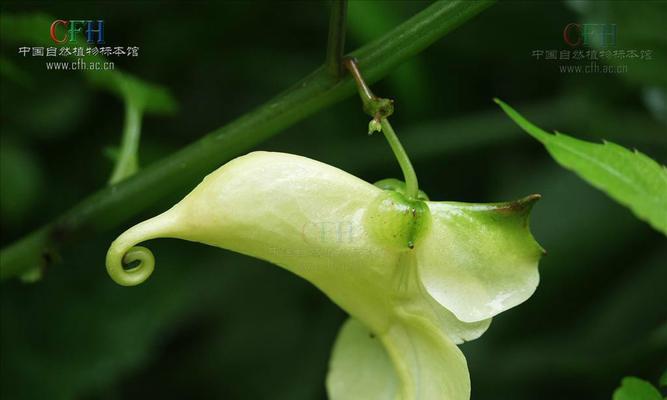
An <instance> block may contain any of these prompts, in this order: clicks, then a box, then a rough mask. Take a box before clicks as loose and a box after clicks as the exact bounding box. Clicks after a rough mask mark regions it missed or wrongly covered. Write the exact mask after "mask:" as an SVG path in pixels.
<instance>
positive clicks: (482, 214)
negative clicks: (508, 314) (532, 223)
mask: <svg viewBox="0 0 667 400" xmlns="http://www.w3.org/2000/svg"><path fill="white" fill-rule="evenodd" d="M537 199H539V196H538V195H533V196H528V197H526V198H523V199H521V200H517V201H514V202H509V203H496V204H466V203H450V202H428V206H429V209H430V211H431V215H432V218H433V224H432V226H431V231H430V232H429V233H428V234H427V235H425V237H424V238H423V240H422V242H421V244H420V248H419V249H418V253H417V260H418V261H417V262H418V265H419V274H420V277H421V280H422V283H423V285H424V287H425V288H426V290H427V291H428V293H429V294H430V295H431V296H432V297H433V298H434V299H436V300H437V301H438V302H439V303H440V304H442V305H443V306H444V307H445V308H447V309H448V310H450V311H451V312H452V313H454V315H455V316H456V317H457V318H458V319H460V320H461V321H464V322H476V321H482V320H484V319H488V318H491V317H493V316H494V315H496V314H498V313H500V312H502V311H504V310H506V309H508V308H511V307H514V306H516V305H518V304H520V303H522V302H523V301H525V300H526V299H527V298H528V297H530V296H531V295H532V294H533V292H534V291H535V289H536V287H537V284H538V281H539V275H538V270H537V263H538V260H539V258H540V256H541V255H542V253H543V250H542V248H541V247H540V246H539V245H538V244H537V242H536V241H535V239H534V238H533V236H532V235H531V233H530V231H529V228H528V216H529V213H530V209H531V207H532V205H533V203H534V202H535V201H536V200H537Z"/></svg>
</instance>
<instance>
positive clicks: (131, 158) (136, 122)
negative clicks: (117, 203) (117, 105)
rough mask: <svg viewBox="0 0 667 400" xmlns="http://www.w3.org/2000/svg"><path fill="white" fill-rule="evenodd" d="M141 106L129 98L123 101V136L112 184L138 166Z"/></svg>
mask: <svg viewBox="0 0 667 400" xmlns="http://www.w3.org/2000/svg"><path fill="white" fill-rule="evenodd" d="M141 116H142V110H141V107H139V106H137V104H135V102H133V101H132V100H131V99H128V100H126V101H125V125H124V126H123V138H122V141H121V145H120V152H119V153H118V160H117V161H116V166H115V167H114V170H113V173H112V174H111V178H110V179H109V183H110V184H112V185H114V184H116V183H118V182H120V181H122V180H124V179H125V178H129V177H130V176H132V175H134V174H135V173H136V172H137V170H138V168H139V160H138V153H139V138H140V137H141Z"/></svg>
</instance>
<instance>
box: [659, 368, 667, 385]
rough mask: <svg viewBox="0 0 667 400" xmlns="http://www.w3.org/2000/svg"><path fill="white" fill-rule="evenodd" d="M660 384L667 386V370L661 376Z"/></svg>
mask: <svg viewBox="0 0 667 400" xmlns="http://www.w3.org/2000/svg"><path fill="white" fill-rule="evenodd" d="M660 386H667V371H665V372H663V373H662V376H661V377H660Z"/></svg>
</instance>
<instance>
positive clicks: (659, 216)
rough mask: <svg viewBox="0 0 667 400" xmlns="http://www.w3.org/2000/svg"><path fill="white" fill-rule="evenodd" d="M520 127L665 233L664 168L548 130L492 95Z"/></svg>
mask: <svg viewBox="0 0 667 400" xmlns="http://www.w3.org/2000/svg"><path fill="white" fill-rule="evenodd" d="M495 102H496V103H498V104H499V105H500V106H501V107H502V109H503V110H504V111H505V113H507V115H508V116H509V117H510V118H511V119H513V120H514V122H516V123H517V124H518V125H519V126H520V127H521V128H522V129H523V130H524V131H526V132H527V133H528V134H530V135H531V136H533V137H534V138H535V139H537V140H539V141H540V142H542V144H543V145H544V146H545V147H546V148H547V151H548V152H549V153H550V154H551V156H552V157H553V158H554V159H555V160H556V161H557V162H558V163H559V164H560V165H562V166H563V167H565V168H567V169H569V170H572V171H574V172H575V173H576V174H577V175H579V176H580V177H581V178H582V179H584V180H585V181H587V182H588V183H590V184H591V185H593V186H595V187H596V188H598V189H600V190H602V191H604V192H605V193H607V194H608V195H609V196H610V197H611V198H613V199H614V200H616V201H618V202H619V203H621V204H623V205H624V206H626V207H628V208H630V209H631V210H632V211H633V212H634V213H635V215H636V216H637V217H638V218H640V219H642V220H644V221H646V222H648V223H649V224H650V225H651V226H652V227H654V228H655V229H657V230H659V231H661V232H663V233H665V234H667V168H665V166H664V165H660V164H658V163H657V162H656V161H654V160H653V159H651V158H650V157H648V156H646V155H645V154H642V153H640V152H639V151H637V150H635V151H634V152H633V151H630V150H628V149H626V148H624V147H622V146H619V145H617V144H614V143H611V142H606V141H605V142H603V143H591V142H586V141H583V140H579V139H575V138H573V137H570V136H567V135H564V134H562V133H559V132H556V133H555V135H552V134H549V133H547V132H545V131H543V130H542V129H540V128H538V127H537V126H535V125H533V124H532V123H530V122H529V121H527V120H526V119H525V118H523V117H522V116H521V115H520V114H519V113H518V112H516V111H515V110H514V109H513V108H512V107H510V106H508V105H507V104H505V103H503V102H502V101H500V100H498V99H495Z"/></svg>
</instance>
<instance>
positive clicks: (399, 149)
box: [345, 58, 419, 199]
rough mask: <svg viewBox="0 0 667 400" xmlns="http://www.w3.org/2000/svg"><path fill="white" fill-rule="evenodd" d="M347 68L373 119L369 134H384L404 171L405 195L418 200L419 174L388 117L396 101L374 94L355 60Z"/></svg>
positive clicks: (350, 60) (346, 61)
mask: <svg viewBox="0 0 667 400" xmlns="http://www.w3.org/2000/svg"><path fill="white" fill-rule="evenodd" d="M345 66H346V67H347V69H348V70H349V71H350V74H352V76H353V77H354V80H355V82H356V83H357V89H358V90H359V96H360V97H361V102H362V103H363V108H364V111H365V112H366V113H367V114H369V115H370V116H371V117H373V119H372V120H371V122H370V123H369V124H368V134H369V135H370V134H372V133H373V132H376V131H378V132H380V131H381V132H383V133H384V137H385V138H386V139H387V141H388V142H389V146H390V147H391V150H392V151H393V152H394V156H395V157H396V159H397V160H398V164H399V165H400V167H401V171H403V176H404V178H405V185H406V189H405V194H406V196H408V198H409V199H417V198H418V196H419V184H418V182H417V174H416V173H415V169H414V167H413V166H412V163H411V162H410V157H408V154H407V153H406V152H405V149H404V148H403V145H402V144H401V141H400V140H398V136H396V132H394V129H393V128H392V127H391V124H390V123H389V120H388V119H387V117H389V116H390V115H391V114H393V113H394V101H393V100H391V99H384V98H380V97H377V96H376V95H375V94H373V92H372V91H371V89H370V88H369V87H368V85H367V84H366V82H365V81H364V78H363V77H362V76H361V72H360V71H359V68H358V67H357V63H356V61H355V60H354V59H353V58H347V59H345Z"/></svg>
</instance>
